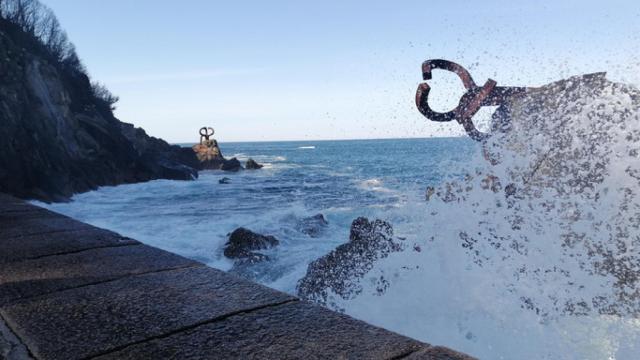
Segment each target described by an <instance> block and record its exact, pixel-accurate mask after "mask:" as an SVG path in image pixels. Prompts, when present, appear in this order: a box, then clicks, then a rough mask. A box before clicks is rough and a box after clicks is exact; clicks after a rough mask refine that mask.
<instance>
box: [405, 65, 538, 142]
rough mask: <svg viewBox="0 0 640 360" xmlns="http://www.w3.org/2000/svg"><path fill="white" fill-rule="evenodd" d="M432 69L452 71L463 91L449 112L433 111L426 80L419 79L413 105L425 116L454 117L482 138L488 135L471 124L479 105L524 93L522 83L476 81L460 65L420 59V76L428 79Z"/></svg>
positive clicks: (436, 118) (440, 119)
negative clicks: (460, 83) (477, 82)
mask: <svg viewBox="0 0 640 360" xmlns="http://www.w3.org/2000/svg"><path fill="white" fill-rule="evenodd" d="M434 69H441V70H448V71H451V72H454V73H455V74H456V75H458V77H459V78H460V80H462V84H463V85H464V87H465V89H467V92H466V93H465V94H464V95H462V97H461V98H460V102H459V103H458V106H457V107H456V108H455V109H453V110H451V111H449V112H444V113H441V112H437V111H434V110H432V109H431V107H429V90H431V88H430V87H429V85H428V84H427V83H422V84H420V85H419V86H418V90H417V91H416V106H417V107H418V110H419V111H420V112H421V113H422V115H424V116H425V117H426V118H427V119H429V120H431V121H438V122H448V121H452V120H456V121H457V122H458V123H460V124H461V125H462V126H463V127H464V130H465V131H466V132H467V134H468V135H469V137H471V138H472V139H474V140H477V141H482V140H484V139H486V138H487V137H488V136H489V135H488V134H486V133H482V132H480V131H479V130H478V129H476V127H475V125H474V124H473V121H472V118H473V116H474V115H475V114H476V113H477V112H478V110H480V108H481V107H483V106H497V105H502V104H504V103H505V102H506V101H507V100H508V99H509V98H511V97H513V96H519V95H522V94H524V93H525V92H526V91H527V90H528V89H531V88H526V87H504V86H496V85H497V83H496V82H495V81H494V80H492V79H489V80H487V82H485V84H484V85H483V86H478V85H476V83H475V81H473V78H471V75H470V74H469V72H468V71H467V70H466V69H465V68H463V67H462V66H460V65H458V64H456V63H454V62H452V61H448V60H441V59H433V60H427V61H425V62H424V63H422V77H423V79H424V80H430V79H431V76H432V74H431V72H432V71H433V70H434Z"/></svg>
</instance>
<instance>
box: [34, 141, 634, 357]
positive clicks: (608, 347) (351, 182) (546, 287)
mask: <svg viewBox="0 0 640 360" xmlns="http://www.w3.org/2000/svg"><path fill="white" fill-rule="evenodd" d="M182 145H183V146H191V145H192V144H182ZM220 147H221V150H222V152H223V154H224V155H225V157H227V158H230V157H237V158H238V159H239V160H241V161H242V162H244V161H246V160H247V159H248V158H252V159H254V160H256V161H257V162H258V163H261V164H263V165H264V168H262V169H260V170H244V171H239V172H236V173H230V172H223V171H202V172H201V173H200V176H199V177H198V178H197V179H195V180H193V181H170V180H156V181H150V182H146V183H139V184H128V185H120V186H115V187H102V188H99V189H97V190H95V191H91V192H87V193H83V194H78V195H75V196H74V197H73V199H72V201H71V202H68V203H56V204H39V205H43V206H46V207H48V208H50V209H52V210H54V211H57V212H60V213H63V214H66V215H69V216H71V217H73V218H76V219H79V220H81V221H84V222H87V223H90V224H93V225H96V226H99V227H103V228H107V229H110V230H113V231H116V232H118V233H120V234H122V235H125V236H128V237H131V238H135V239H138V240H140V241H142V242H144V243H146V244H148V245H152V246H156V247H159V248H161V249H165V250H168V251H171V252H175V253H177V254H180V255H183V256H186V257H188V258H191V259H194V260H197V261H201V262H203V263H205V264H207V265H209V266H212V267H215V268H219V269H222V270H225V271H233V269H234V263H233V261H232V260H229V259H227V258H225V256H224V255H223V249H224V245H225V243H226V241H227V239H228V235H229V233H230V232H232V231H233V230H235V229H236V228H238V227H245V228H248V229H250V230H252V231H255V232H257V233H260V234H265V235H273V236H275V237H276V238H277V239H278V240H279V241H280V245H278V246H276V247H274V248H272V249H269V250H267V251H266V252H264V253H265V254H266V255H268V256H269V258H270V261H268V262H265V263H264V264H261V265H259V266H257V267H254V268H252V271H251V272H250V273H243V274H242V275H243V276H248V277H250V278H252V279H253V280H255V281H258V282H260V283H262V284H264V285H267V286H269V287H272V288H275V289H278V290H282V291H285V292H288V293H291V294H295V293H296V284H297V282H298V281H299V280H300V279H301V278H302V277H303V276H304V275H305V273H306V271H307V267H308V265H309V263H310V262H312V261H314V260H315V259H318V258H319V257H321V256H323V255H326V254H328V253H329V252H330V251H332V250H333V249H335V248H336V247H337V246H339V245H341V244H344V243H346V242H348V241H349V230H350V225H351V223H352V221H353V220H354V219H355V218H357V217H361V216H364V217H367V218H369V219H382V220H385V221H388V222H389V223H390V224H392V225H393V228H394V233H395V235H396V236H397V237H400V238H402V239H405V240H404V241H405V242H406V244H407V246H406V250H405V251H402V252H400V253H397V254H392V255H391V256H389V257H388V258H385V259H382V260H380V261H379V262H378V264H376V266H375V268H374V269H373V270H372V271H371V273H370V274H369V275H368V276H365V278H363V279H360V280H357V281H360V282H361V283H362V288H363V291H362V292H361V293H359V294H354V295H353V296H352V297H351V298H349V299H336V301H334V303H333V304H334V305H333V306H334V307H335V309H336V310H339V311H343V312H345V313H347V314H349V315H351V316H354V317H356V318H359V319H362V320H365V321H367V322H370V323H373V324H375V325H379V326H382V327H385V328H387V329H390V330H392V331H395V332H398V333H401V334H404V335H408V336H410V337H413V338H416V339H419V340H422V341H425V342H428V343H430V344H434V345H443V346H448V347H451V348H453V349H456V350H458V351H462V352H466V353H468V354H471V355H473V356H476V357H478V358H480V359H638V358H640V345H639V339H638V334H640V330H639V329H640V322H639V321H638V320H637V319H635V318H634V317H624V316H623V317H619V316H611V315H601V314H598V313H593V314H586V315H585V314H581V315H566V314H564V313H561V312H559V311H558V312H554V311H553V307H552V306H550V307H548V308H547V309H546V310H544V311H540V309H541V308H542V307H543V305H544V303H543V305H540V306H539V307H534V306H528V304H530V302H527V301H523V299H531V298H533V299H535V296H534V295H535V294H548V293H550V292H553V290H554V288H562V289H563V290H564V289H566V287H567V286H566V284H565V283H559V282H557V281H554V279H548V280H545V278H540V277H536V278H535V281H527V280H526V279H525V280H522V279H515V280H514V278H513V274H514V273H515V272H514V267H517V266H518V263H517V262H515V261H514V260H513V259H510V258H509V257H508V256H504V253H500V252H497V251H496V250H495V249H490V248H476V249H478V250H476V252H475V253H473V252H472V253H470V252H469V251H468V250H469V249H468V242H465V241H466V240H467V238H465V237H464V236H462V235H461V234H463V232H460V231H458V232H455V231H449V230H450V229H455V228H456V227H457V226H460V227H463V228H464V227H465V226H467V225H466V224H468V223H470V219H476V220H477V219H480V220H478V221H477V222H474V223H473V224H474V226H476V227H477V226H478V225H477V224H481V225H480V227H478V231H481V230H482V229H485V228H487V229H494V230H495V228H498V229H499V231H502V232H503V233H507V234H511V233H515V232H516V230H511V229H510V228H507V227H501V226H502V222H503V221H502V219H501V217H503V215H502V213H495V212H493V211H492V210H491V208H493V207H501V206H502V208H504V206H503V205H501V204H500V203H497V202H496V200H495V199H493V198H489V199H483V198H481V197H478V198H473V197H469V198H468V199H466V200H464V201H462V200H460V199H458V200H457V201H454V202H453V204H452V203H449V204H446V206H448V208H449V210H445V209H444V206H445V204H437V203H433V201H427V200H426V189H427V187H430V186H431V187H438V186H441V185H442V184H445V183H448V182H449V183H455V182H456V181H458V182H459V181H462V180H463V179H464V177H465V176H467V175H468V174H469V173H474V172H476V173H477V170H476V167H477V164H478V162H481V161H483V159H484V158H483V155H482V149H481V146H480V145H479V144H478V143H476V142H474V141H472V140H470V139H468V138H466V137H453V138H425V139H384V140H340V141H291V142H289V141H287V142H237V143H231V142H228V143H226V142H220ZM223 178H228V181H227V183H221V182H220V180H221V179H223ZM492 196H493V195H492ZM475 202H477V203H487V204H488V205H487V206H485V207H483V206H480V207H478V206H476V205H472V204H473V203H475ZM316 214H322V215H323V216H324V217H325V218H326V220H327V222H328V225H327V226H326V227H324V228H322V229H321V230H320V231H319V233H318V234H317V236H313V237H312V236H309V235H307V234H305V233H303V232H301V231H300V226H299V224H300V222H301V221H303V219H305V218H307V217H310V216H314V215H316ZM504 217H505V218H507V217H508V215H504ZM474 221H475V220H474ZM525 221H526V219H525ZM487 224H488V225H487ZM469 228H471V227H469ZM500 229H501V230H500ZM527 231H528V230H527ZM536 231H538V232H540V231H542V233H536ZM530 233H531V234H533V235H532V236H534V237H535V236H538V237H544V236H545V234H544V229H542V230H541V229H531V231H530ZM547 235H550V234H547ZM465 244H467V247H465ZM544 244H545V245H544V246H550V247H553V246H554V245H546V243H544ZM541 246H542V245H541ZM505 247H506V246H505ZM417 248H419V249H420V251H415V249H417ZM478 251H480V252H481V253H480V255H483V257H482V259H484V260H485V261H484V262H482V263H480V262H478V259H479V257H478ZM482 251H485V253H484V254H482ZM549 254H553V251H549ZM541 258H542V259H545V258H546V257H545V256H542V257H541ZM486 259H489V260H486ZM547 259H548V261H549V262H554V261H559V260H557V259H556V257H555V256H549V257H548V258H547ZM536 261H539V258H536ZM488 264H489V265H488ZM547 265H548V266H547V267H553V266H554V264H547ZM381 274H382V275H384V276H385V277H386V278H387V279H388V280H389V286H388V288H387V289H386V291H385V292H384V293H381V292H380V291H378V290H377V289H376V284H375V279H378V278H379V276H380V275H381ZM580 279H582V278H580ZM572 291H573V290H572ZM575 291H576V292H579V290H575ZM534 293H535V294H534ZM531 294H534V295H531Z"/></svg>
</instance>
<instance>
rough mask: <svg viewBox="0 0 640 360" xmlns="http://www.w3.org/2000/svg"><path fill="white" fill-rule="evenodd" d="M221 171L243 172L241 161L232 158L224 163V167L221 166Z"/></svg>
mask: <svg viewBox="0 0 640 360" xmlns="http://www.w3.org/2000/svg"><path fill="white" fill-rule="evenodd" d="M220 170H224V171H234V172H235V171H239V170H242V164H240V161H239V160H238V159H236V158H231V159H229V160H227V159H225V160H224V161H223V162H222V166H220Z"/></svg>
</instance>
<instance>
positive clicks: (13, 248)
mask: <svg viewBox="0 0 640 360" xmlns="http://www.w3.org/2000/svg"><path fill="white" fill-rule="evenodd" d="M0 249H1V250H0V359H3V358H7V359H93V358H99V359H438V360H445V359H450V360H454V359H456V360H457V359H470V358H469V357H466V356H465V355H462V354H459V353H456V352H453V351H451V350H449V349H446V348H443V347H432V346H429V345H427V344H424V343H421V342H418V341H415V340H413V339H409V338H407V337H404V336H400V335H398V334H395V333H393V332H390V331H386V330H384V329H381V328H377V327H374V326H371V325H369V324H366V323H364V322H362V321H358V320H355V319H353V318H350V317H348V316H346V315H343V314H339V313H336V312H333V311H330V310H327V309H325V308H322V307H319V306H317V305H314V304H311V303H308V302H304V301H301V300H299V299H297V298H295V297H293V296H290V295H287V294H285V293H281V292H278V291H275V290H272V289H269V288H267V287H264V286H262V285H258V284H255V283H252V282H250V281H247V280H244V279H241V278H238V277H235V276H233V275H230V274H227V273H225V272H222V271H219V270H216V269H212V268H209V267H207V266H205V265H203V264H201V263H198V262H195V261H193V260H189V259H186V258H183V257H181V256H178V255H175V254H172V253H169V252H166V251H163V250H159V249H156V248H153V247H150V246H146V245H143V244H141V243H139V242H138V241H136V240H133V239H129V238H125V237H122V236H120V235H118V234H116V233H113V232H111V231H107V230H103V229H99V228H96V227H93V226H90V225H87V224H84V223H81V222H79V221H76V220H73V219H71V218H68V217H66V216H63V215H60V214H57V213H54V212H51V211H48V210H45V209H42V208H39V207H36V206H33V205H31V204H28V203H26V202H24V201H22V200H18V199H16V198H13V197H10V196H7V195H2V194H0Z"/></svg>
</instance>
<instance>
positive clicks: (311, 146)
mask: <svg viewBox="0 0 640 360" xmlns="http://www.w3.org/2000/svg"><path fill="white" fill-rule="evenodd" d="M315 148H316V147H315V146H313V145H309V146H298V149H307V150H311V149H315Z"/></svg>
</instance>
